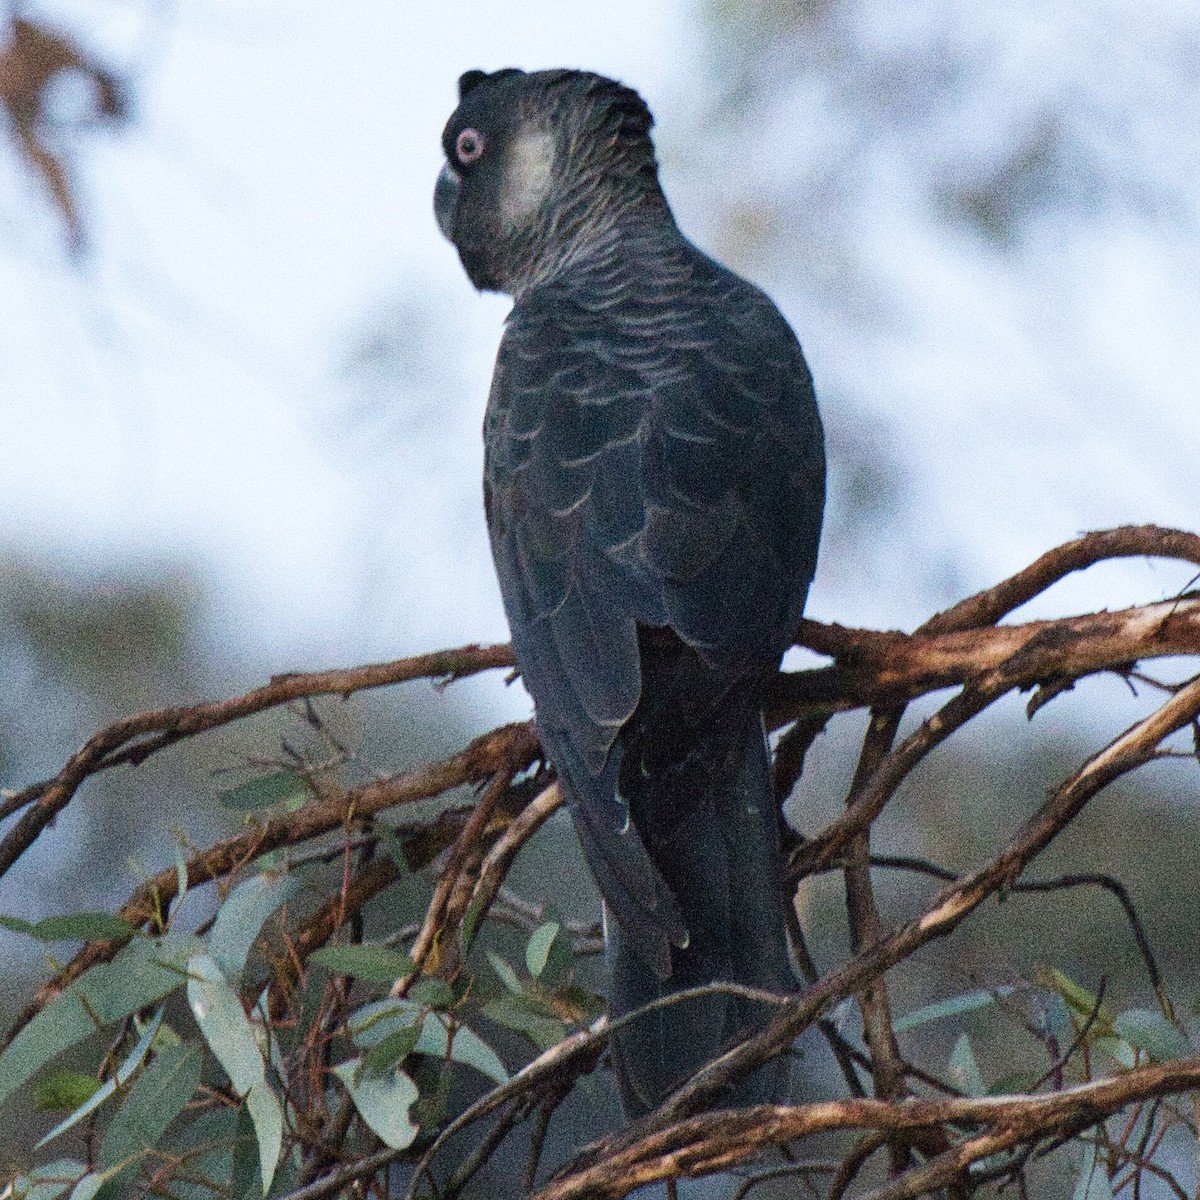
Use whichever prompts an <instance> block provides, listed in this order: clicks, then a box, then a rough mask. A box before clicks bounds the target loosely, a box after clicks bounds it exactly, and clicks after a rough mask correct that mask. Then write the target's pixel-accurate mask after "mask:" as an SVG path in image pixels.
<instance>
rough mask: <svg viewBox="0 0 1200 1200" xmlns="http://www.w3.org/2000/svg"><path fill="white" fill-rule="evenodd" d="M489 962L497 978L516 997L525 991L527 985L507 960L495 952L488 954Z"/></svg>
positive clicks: (491, 951) (490, 951)
mask: <svg viewBox="0 0 1200 1200" xmlns="http://www.w3.org/2000/svg"><path fill="white" fill-rule="evenodd" d="M487 960H488V962H489V963H491V965H492V970H493V971H495V972H496V978H497V979H499V980H500V982H501V983H502V984H504V986H505V987H506V988H508V990H509V991H510V992H512V993H513V994H514V995H518V996H519V995H520V994H521V992H522V991H524V990H525V985H524V984H523V983H522V982H521V980H520V978H519V977H518V976H517V973H516V971H514V970H513V969H512V967H511V966H510V965H509V963H508V961H507V960H506V959H503V958H501V957H500V955H498V954H497V953H496V952H495V951H494V950H489V951H488V952H487Z"/></svg>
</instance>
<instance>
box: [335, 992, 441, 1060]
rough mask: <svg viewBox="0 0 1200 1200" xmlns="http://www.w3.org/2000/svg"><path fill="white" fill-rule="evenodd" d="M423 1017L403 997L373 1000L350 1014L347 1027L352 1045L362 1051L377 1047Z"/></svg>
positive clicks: (421, 1013)
mask: <svg viewBox="0 0 1200 1200" xmlns="http://www.w3.org/2000/svg"><path fill="white" fill-rule="evenodd" d="M424 1015H425V1010H424V1009H423V1008H422V1007H421V1005H419V1004H417V1003H416V1001H414V1000H409V999H407V998H405V997H399V998H396V999H388V1000H375V1001H372V1002H371V1003H370V1004H364V1005H363V1006H362V1008H360V1009H358V1010H357V1012H354V1013H351V1015H350V1020H349V1021H348V1022H347V1025H348V1027H349V1030H350V1036H351V1037H352V1038H353V1039H354V1044H355V1045H356V1046H360V1047H362V1048H364V1049H370V1048H371V1047H372V1046H377V1045H379V1043H380V1042H382V1041H383V1040H384V1038H387V1037H390V1036H391V1035H392V1034H393V1033H395V1032H396V1030H398V1029H407V1028H408V1027H409V1026H410V1025H412V1024H413V1023H414V1022H415V1021H419V1020H420V1019H421V1018H422V1017H424Z"/></svg>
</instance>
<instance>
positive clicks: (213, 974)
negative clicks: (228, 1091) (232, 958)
mask: <svg viewBox="0 0 1200 1200" xmlns="http://www.w3.org/2000/svg"><path fill="white" fill-rule="evenodd" d="M187 997H188V1004H189V1005H191V1009H192V1016H194V1017H195V1018H196V1024H197V1025H198V1026H199V1027H200V1032H201V1033H202V1034H203V1035H204V1040H205V1041H206V1042H207V1043H208V1047H209V1049H210V1050H211V1051H212V1052H213V1054H214V1055H215V1056H216V1059H217V1061H218V1062H219V1063H220V1064H221V1066H222V1067H224V1068H225V1074H226V1075H228V1076H229V1082H230V1083H232V1084H233V1090H234V1091H235V1092H237V1094H238V1095H239V1096H242V1097H244V1096H245V1095H246V1093H247V1092H249V1091H250V1089H251V1088H252V1087H254V1086H255V1085H256V1084H260V1083H262V1082H263V1081H264V1078H265V1074H264V1067H263V1058H262V1053H261V1052H260V1051H259V1048H258V1042H257V1040H256V1039H255V1037H254V1029H253V1027H252V1026H251V1024H250V1021H249V1018H247V1016H246V1012H245V1010H244V1009H243V1008H242V1002H241V1000H240V999H239V998H238V994H237V992H235V991H234V990H233V988H231V987H230V986H229V984H228V983H227V982H226V980H225V976H224V975H222V974H221V968H220V967H218V966H217V964H216V963H215V962H214V961H213V960H212V958H211V957H210V956H209V955H207V954H205V953H203V952H201V953H198V954H193V955H192V956H191V958H189V959H188V984H187Z"/></svg>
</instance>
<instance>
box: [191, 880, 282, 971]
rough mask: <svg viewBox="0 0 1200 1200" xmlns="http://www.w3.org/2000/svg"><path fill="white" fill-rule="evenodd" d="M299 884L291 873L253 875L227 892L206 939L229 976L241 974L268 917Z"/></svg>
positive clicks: (209, 949)
mask: <svg viewBox="0 0 1200 1200" xmlns="http://www.w3.org/2000/svg"><path fill="white" fill-rule="evenodd" d="M299 888H300V880H298V879H297V878H296V877H295V876H294V875H255V876H254V877H253V878H251V879H247V880H246V881H245V883H242V884H239V885H238V886H237V887H236V888H234V890H233V891H232V892H231V893H230V894H229V896H228V898H227V899H226V901H225V903H224V904H222V905H221V907H220V908H219V909H218V910H217V918H216V920H215V921H214V922H213V927H212V933H211V934H210V935H209V939H208V952H209V953H210V954H211V955H212V957H213V960H214V961H215V962H216V964H217V965H218V966H219V967H220V968H221V970H222V971H223V972H224V974H225V975H226V976H227V977H228V978H230V979H236V978H237V976H238V975H240V974H241V971H242V968H243V967H244V966H245V965H246V959H247V958H248V957H249V954H250V947H251V946H253V945H254V942H255V939H256V938H257V937H258V935H259V933H260V932H261V930H262V927H263V924H264V923H265V922H266V920H267V918H268V917H270V916H271V915H272V913H274V912H275V911H276V910H277V909H278V908H279V907H280V906H281V905H282V904H284V903H285V902H286V901H287V900H289V899H290V898H291V897H292V896H293V895H294V894H295V893H296V892H297V891H298V890H299Z"/></svg>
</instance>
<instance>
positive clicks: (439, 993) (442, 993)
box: [408, 979, 458, 1009]
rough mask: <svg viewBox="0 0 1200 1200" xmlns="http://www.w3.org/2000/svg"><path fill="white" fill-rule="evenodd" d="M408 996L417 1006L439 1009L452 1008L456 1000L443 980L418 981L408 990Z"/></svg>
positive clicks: (453, 993)
mask: <svg viewBox="0 0 1200 1200" xmlns="http://www.w3.org/2000/svg"><path fill="white" fill-rule="evenodd" d="M408 995H409V998H410V999H412V1000H415V1001H417V1003H418V1004H424V1005H426V1006H427V1007H429V1008H440V1009H448V1008H452V1007H453V1006H454V1003H455V1001H456V1000H457V999H458V997H457V996H456V995H455V992H454V989H453V988H452V987H451V986H450V985H449V984H448V983H447V982H446V981H445V980H444V979H418V980H417V982H416V983H414V984H413V985H412V987H410V988H409V989H408Z"/></svg>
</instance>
